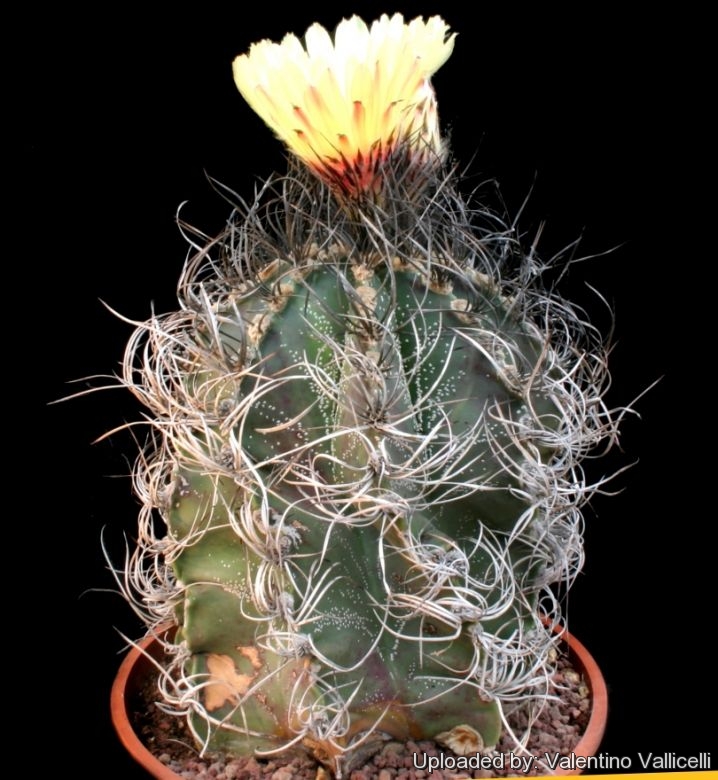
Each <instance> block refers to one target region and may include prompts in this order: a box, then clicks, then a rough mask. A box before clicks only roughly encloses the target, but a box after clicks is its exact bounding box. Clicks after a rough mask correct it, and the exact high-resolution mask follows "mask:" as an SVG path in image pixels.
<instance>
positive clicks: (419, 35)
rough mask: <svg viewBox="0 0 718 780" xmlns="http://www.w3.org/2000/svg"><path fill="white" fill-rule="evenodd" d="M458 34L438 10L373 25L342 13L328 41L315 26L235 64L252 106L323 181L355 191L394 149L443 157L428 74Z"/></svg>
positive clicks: (370, 186)
mask: <svg viewBox="0 0 718 780" xmlns="http://www.w3.org/2000/svg"><path fill="white" fill-rule="evenodd" d="M455 36H456V34H455V33H454V34H452V35H449V34H448V26H447V24H446V23H445V22H444V20H443V19H441V18H440V17H438V16H432V17H431V18H430V19H429V20H428V21H426V22H425V21H424V20H423V19H422V18H421V17H419V18H417V19H414V20H413V21H411V22H409V23H408V24H407V23H405V22H404V18H403V16H402V15H401V14H394V16H392V17H391V18H389V17H388V16H387V15H386V14H385V15H383V16H382V17H381V18H380V19H379V20H377V21H375V22H373V24H372V25H371V28H369V27H367V25H366V24H365V23H364V22H363V21H362V20H361V19H360V18H359V17H358V16H353V17H352V18H351V19H344V20H343V21H342V22H341V23H340V24H339V26H338V27H337V29H336V33H335V35H334V39H333V40H332V37H331V36H330V34H329V33H328V32H327V31H326V30H325V29H324V28H323V27H322V26H321V25H319V24H313V25H312V26H311V27H310V28H309V29H308V30H307V32H306V34H305V38H304V40H305V45H304V46H303V45H302V43H301V42H300V40H299V39H298V38H297V37H296V36H295V35H291V34H290V35H286V36H285V37H284V39H283V40H282V42H281V43H279V44H278V43H273V42H272V41H268V40H264V41H261V42H259V43H255V44H253V45H252V46H251V47H250V50H249V53H248V54H242V55H241V56H239V57H237V58H236V59H235V61H234V65H233V70H234V80H235V82H236V84H237V87H238V88H239V91H240V92H241V93H242V95H243V96H244V98H245V99H246V100H247V102H248V103H249V105H250V106H251V107H252V108H253V109H254V110H255V111H256V112H257V113H258V114H259V116H260V117H262V119H263V120H264V121H265V122H266V123H267V124H268V125H269V126H270V127H271V128H272V130H274V132H275V133H276V134H277V136H278V137H279V138H280V139H281V140H282V141H284V143H285V144H286V145H287V146H288V147H289V148H290V149H291V151H292V152H294V154H296V155H297V156H298V157H299V158H300V159H302V160H303V161H304V162H305V163H306V164H307V165H309V166H310V167H311V168H312V169H314V170H315V171H316V172H317V173H318V174H319V175H320V176H321V177H322V178H324V179H325V180H327V181H328V182H329V183H330V184H332V185H333V186H336V187H339V188H340V189H342V190H343V191H344V192H348V193H349V194H352V195H355V194H360V193H362V192H372V191H377V190H378V189H379V188H380V187H381V184H380V181H379V173H378V171H379V168H380V166H381V163H382V162H383V161H384V160H386V159H387V158H388V157H389V156H390V155H392V153H393V152H394V151H395V150H396V149H397V148H402V149H408V151H409V154H410V157H411V158H412V159H420V160H424V159H431V158H436V157H437V156H441V154H442V143H441V137H440V134H439V121H438V116H437V110H436V97H435V95H434V90H433V88H432V86H431V83H430V78H431V76H432V74H434V73H435V72H436V71H437V70H438V69H439V68H440V67H441V65H443V63H444V62H446V60H447V59H448V57H449V55H450V54H451V51H452V49H453V47H454V38H455Z"/></svg>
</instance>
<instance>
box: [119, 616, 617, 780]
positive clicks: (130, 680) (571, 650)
mask: <svg viewBox="0 0 718 780" xmlns="http://www.w3.org/2000/svg"><path fill="white" fill-rule="evenodd" d="M165 630H170V629H165ZM562 640H563V641H564V642H565V644H566V645H567V647H568V654H569V657H570V659H571V661H572V663H573V664H574V665H575V667H576V669H577V670H578V671H579V672H580V673H581V675H582V676H583V678H584V680H585V681H586V683H587V685H588V687H589V689H590V692H591V715H590V717H589V722H588V725H587V727H586V730H585V732H584V734H583V736H582V737H581V739H580V741H579V742H578V744H577V745H576V747H575V748H574V750H573V752H572V757H574V758H575V759H577V760H576V761H574V762H573V763H574V764H578V765H579V766H580V764H581V761H580V759H582V758H588V757H590V756H594V755H596V753H597V752H598V748H599V746H600V744H601V740H602V739H603V734H604V731H605V729H606V720H607V717H608V692H607V689H606V682H605V680H604V678H603V675H602V673H601V670H600V668H599V667H598V664H597V663H596V661H595V660H594V659H593V657H592V656H591V654H590V653H589V652H588V650H587V649H586V648H585V647H584V645H583V644H582V643H581V642H579V641H578V640H577V639H576V638H575V637H574V636H572V635H571V634H570V633H569V632H568V631H566V632H564V633H563V635H562ZM162 653H163V649H162V645H161V643H160V642H159V641H158V640H157V639H156V638H155V637H153V636H147V637H145V638H144V639H142V640H141V641H140V642H138V643H137V645H136V646H135V647H133V648H132V649H131V650H130V651H129V653H128V654H127V656H126V657H125V659H124V660H123V662H122V664H121V665H120V668H119V670H118V672H117V676H116V677H115V681H114V684H113V686H112V692H111V696H110V705H111V711H112V722H113V724H114V726H115V730H116V731H117V734H118V736H119V738H120V741H121V742H122V744H123V745H124V746H125V748H126V749H127V750H128V752H129V753H130V754H131V755H132V757H133V758H134V759H135V761H137V763H138V764H140V766H142V767H143V768H144V769H145V770H146V771H147V772H148V773H149V774H150V775H151V776H152V777H154V778H156V780H180V775H178V774H176V773H175V772H173V771H172V770H171V769H170V768H169V767H167V766H165V764H163V763H162V762H161V761H159V759H157V758H156V757H155V756H154V755H153V754H152V753H151V752H150V750H148V748H147V747H146V746H145V744H144V743H143V742H142V740H141V739H140V737H139V736H138V734H137V733H136V731H135V729H134V727H133V724H132V720H131V716H130V712H129V706H130V702H131V701H132V699H133V696H134V694H135V693H136V692H137V691H138V690H139V688H140V687H141V685H142V682H143V681H144V680H146V679H147V677H148V676H149V675H151V674H152V672H153V670H155V668H156V667H155V663H154V662H155V661H157V660H159V659H160V657H161V655H162ZM551 774H553V775H559V776H565V775H578V774H581V770H580V769H562V768H557V769H556V770H555V771H554V772H552V773H551Z"/></svg>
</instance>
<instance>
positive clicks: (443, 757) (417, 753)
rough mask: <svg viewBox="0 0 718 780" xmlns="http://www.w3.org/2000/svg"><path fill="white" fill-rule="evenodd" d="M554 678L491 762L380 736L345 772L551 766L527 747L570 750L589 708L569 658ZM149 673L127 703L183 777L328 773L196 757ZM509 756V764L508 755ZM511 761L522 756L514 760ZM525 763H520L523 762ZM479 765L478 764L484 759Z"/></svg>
mask: <svg viewBox="0 0 718 780" xmlns="http://www.w3.org/2000/svg"><path fill="white" fill-rule="evenodd" d="M554 682H555V684H556V686H557V692H558V693H559V694H560V698H558V699H557V700H556V701H552V702H549V703H548V704H547V705H546V706H545V707H544V709H543V711H542V712H541V714H540V716H539V717H538V719H537V720H536V721H535V722H534V724H533V726H532V728H531V734H530V737H529V741H528V752H526V751H523V750H518V749H517V748H516V745H515V743H514V742H512V740H511V739H510V737H509V736H508V735H505V736H504V737H503V738H502V740H501V741H500V742H499V744H498V745H497V748H496V752H495V753H494V754H492V756H488V757H484V758H483V761H484V762H489V761H491V765H492V766H491V768H476V766H477V763H476V762H477V761H478V760H479V758H480V757H478V756H476V755H472V756H468V757H466V758H468V759H471V761H472V762H473V763H469V764H468V765H467V764H466V758H465V759H459V758H457V756H456V754H454V753H452V752H451V751H450V750H447V749H446V748H443V747H441V746H440V745H437V743H435V742H431V741H422V742H413V741H409V742H407V743H405V744H401V743H399V742H393V741H392V742H387V743H386V744H385V745H384V746H383V748H382V749H381V751H380V752H379V753H377V754H376V755H374V756H373V757H372V758H371V759H370V760H369V761H367V763H366V764H364V766H362V767H360V768H358V769H354V770H352V771H351V772H350V773H349V775H348V776H347V778H346V780H393V778H403V779H404V780H419V779H420V778H431V780H449V779H451V780H459V778H479V777H506V776H509V775H514V776H515V775H520V776H534V775H542V774H550V771H549V770H548V769H547V768H546V767H545V766H543V767H542V765H541V762H539V761H537V760H534V761H531V759H530V758H529V754H531V755H533V756H536V757H537V758H541V759H543V758H544V756H545V754H549V755H550V756H554V755H555V754H557V753H558V754H560V755H562V756H566V755H569V754H570V753H571V752H572V751H573V748H574V747H575V745H576V743H577V742H578V740H579V739H580V737H581V735H582V734H583V732H584V730H585V728H586V724H587V723H588V718H589V713H590V699H589V693H588V688H587V686H586V684H585V682H584V681H583V680H582V679H581V677H580V675H579V674H578V673H577V672H576V671H575V670H574V669H573V668H572V667H571V666H570V664H569V662H568V659H566V658H560V659H559V661H558V663H557V671H556V673H555V675H554ZM155 690H156V689H155V688H154V681H152V680H150V681H148V684H147V687H146V690H144V691H143V692H142V698H141V700H139V701H138V702H137V704H136V706H135V707H134V723H135V728H136V730H137V733H138V734H139V735H140V737H141V739H142V740H143V741H144V743H145V745H146V746H147V747H148V749H149V750H150V751H151V752H152V753H153V754H154V755H155V756H156V757H157V758H158V759H159V760H160V761H161V762H162V763H163V764H165V765H167V766H168V767H169V768H170V769H172V770H173V771H174V772H175V773H176V774H177V775H178V776H179V777H182V778H185V779H186V780H254V778H266V779H267V780H295V779H296V780H331V779H332V777H333V776H332V774H331V773H330V772H328V771H327V770H326V769H325V768H324V767H322V766H321V765H319V764H318V763H317V762H316V761H313V760H311V759H309V758H307V757H306V756H293V757H291V756H290V757H287V756H284V757H278V758H273V759H271V760H261V761H260V760H257V759H255V758H241V759H228V758H226V757H222V756H213V757H210V756H204V757H200V756H199V755H198V754H197V751H196V750H195V749H194V748H193V747H192V739H191V737H190V735H189V731H188V729H187V727H186V724H185V722H184V720H182V719H180V718H174V717H172V716H168V715H166V714H165V713H163V712H162V711H161V710H160V709H159V708H158V707H157V706H155V704H154V699H155V698H156V696H155ZM508 721H509V723H510V724H511V727H512V729H513V731H514V733H516V734H522V733H523V732H524V730H525V729H526V726H527V723H528V719H527V717H526V714H525V713H522V712H514V713H512V714H511V715H509V717H508ZM512 759H513V762H514V764H513V767H512V766H511V761H512ZM517 762H521V763H520V766H519V764H518V763H517ZM529 764H530V765H531V766H530V768H529V769H528V771H526V770H527V767H528V765H529ZM484 766H485V764H484Z"/></svg>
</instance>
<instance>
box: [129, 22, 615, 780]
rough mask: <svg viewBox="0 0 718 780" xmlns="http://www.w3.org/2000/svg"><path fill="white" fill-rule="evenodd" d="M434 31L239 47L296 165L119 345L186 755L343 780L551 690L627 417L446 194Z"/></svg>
mask: <svg viewBox="0 0 718 780" xmlns="http://www.w3.org/2000/svg"><path fill="white" fill-rule="evenodd" d="M454 39H455V34H454V33H452V32H451V31H450V30H449V29H448V27H447V25H446V23H445V22H444V21H443V20H442V19H441V18H439V17H438V16H435V17H432V18H430V19H428V20H424V19H422V18H418V19H414V20H412V21H410V22H405V21H404V19H403V18H402V17H401V16H400V15H398V14H397V15H394V16H392V17H388V16H382V17H381V18H380V19H379V20H377V21H375V22H374V23H373V24H371V26H367V25H366V24H365V23H364V22H363V21H361V20H360V19H359V18H357V17H352V18H351V19H347V20H344V21H342V22H341V23H340V24H339V25H338V27H337V29H336V31H335V32H334V35H333V36H332V35H330V33H328V32H327V31H326V30H324V29H323V28H322V27H320V26H319V25H312V26H311V27H310V28H309V29H308V30H307V32H306V35H305V36H304V41H303V42H302V41H301V40H300V39H298V38H296V37H295V36H293V35H287V36H286V37H285V38H284V39H283V40H282V42H281V43H273V42H270V41H261V42H260V43H256V44H254V45H253V46H252V47H251V48H250V50H249V52H248V53H247V54H244V55H241V56H239V57H238V58H237V59H236V60H235V62H234V75H235V80H236V83H237V86H238V88H239V90H240V92H241V93H242V95H243V96H244V97H245V98H246V99H247V101H248V103H249V104H250V106H251V107H252V108H253V109H255V110H256V111H257V112H258V113H259V115H260V116H261V117H262V118H263V119H264V120H265V121H266V123H267V124H268V125H269V126H270V128H271V129H272V130H273V132H274V133H275V134H276V135H277V136H278V138H279V139H280V140H281V141H283V142H284V143H285V144H286V145H287V147H288V149H289V152H290V157H289V163H288V171H287V172H286V173H285V174H283V175H274V176H272V177H270V178H269V179H268V180H267V181H266V183H265V185H264V187H263V188H262V190H261V192H260V193H259V195H258V196H257V198H256V199H255V200H254V201H253V202H250V203H244V202H238V203H237V205H236V208H235V209H234V211H233V212H232V215H231V218H230V220H229V221H228V224H227V227H226V229H225V230H224V231H223V233H222V234H221V235H219V236H217V237H215V238H214V239H212V240H211V241H209V242H208V243H207V244H206V246H203V247H202V248H200V249H199V250H198V251H197V252H196V253H195V254H194V255H193V256H192V257H191V258H190V259H189V260H188V262H187V264H186V266H185V268H184V270H183V273H182V275H181V278H180V281H179V288H178V298H179V308H178V310H177V311H175V312H171V313H169V314H166V315H163V316H153V317H151V318H150V319H149V320H148V321H147V322H145V323H143V324H142V325H140V326H139V327H138V328H137V330H136V331H135V333H134V334H133V336H132V337H131V339H130V341H129V344H128V347H127V350H126V354H125V360H124V377H123V383H124V384H125V385H126V387H127V388H128V389H129V390H130V391H131V392H133V393H134V394H135V395H136V396H137V397H138V398H139V399H140V400H141V401H142V403H143V404H144V405H145V406H146V407H147V409H148V410H149V411H148V419H149V420H150V426H151V436H150V441H151V444H150V445H149V446H148V447H147V448H146V449H145V450H144V451H143V452H142V454H141V456H140V457H139V458H138V461H137V467H136V472H135V485H136V491H137V494H138V495H139V497H140V498H141V499H142V502H143V509H142V511H141V513H140V517H139V541H138V546H137V549H136V551H135V552H134V555H133V556H132V557H131V560H130V563H129V565H128V567H127V568H126V570H125V571H123V572H118V576H119V578H120V582H121V585H122V588H123V591H124V593H125V594H126V595H127V597H128V598H129V600H130V601H131V603H132V604H133V605H134V607H135V609H136V610H137V612H138V613H139V614H140V615H141V616H142V617H143V619H144V620H145V622H146V624H147V626H148V629H150V630H155V629H156V628H157V627H158V626H160V625H162V624H165V623H166V622H167V621H171V622H173V623H174V624H175V625H176V626H177V632H176V637H175V638H174V640H173V641H168V642H167V651H168V658H169V661H168V668H167V674H165V675H163V676H162V677H161V681H160V685H161V696H162V699H163V706H164V707H165V708H167V709H168V710H170V711H173V712H175V713H176V714H177V715H178V716H180V717H184V718H186V719H187V721H188V723H189V725H190V728H191V730H192V732H193V734H194V735H195V737H196V741H197V745H198V749H199V750H200V751H203V752H206V753H209V754H211V753H213V752H216V751H226V752H228V753H230V754H236V755H250V754H255V755H257V756H273V755H278V754H283V753H291V752H308V753H310V754H311V755H313V756H314V757H316V759H317V760H319V761H320V762H322V763H323V764H325V765H326V766H327V767H329V768H330V769H331V770H332V771H333V772H334V773H335V775H336V776H338V777H339V776H346V774H347V773H348V772H349V771H350V770H351V768H352V766H354V765H355V764H356V762H358V761H359V760H360V759H361V758H362V757H366V755H368V754H370V753H371V752H372V751H374V750H378V749H379V747H380V746H381V744H382V743H383V742H384V741H386V740H388V739H409V738H411V739H418V738H423V739H435V740H438V741H439V742H441V743H443V744H445V745H447V746H449V747H451V748H452V749H453V750H455V751H457V752H460V753H462V752H463V753H465V754H474V753H477V752H489V751H491V750H492V749H493V748H494V746H495V745H496V743H497V741H498V740H499V737H500V735H501V733H502V731H503V730H504V729H505V728H506V720H507V714H508V713H509V712H511V711H512V710H514V709H516V708H519V707H524V708H526V709H527V710H528V711H529V712H535V711H536V710H537V709H538V708H540V706H541V703H542V702H544V701H545V700H546V698H547V697H548V696H549V695H550V694H551V693H552V689H551V683H550V675H551V668H552V663H553V658H554V655H555V653H554V648H555V645H556V642H557V639H556V634H555V633H554V631H553V629H554V628H555V627H556V626H558V625H560V624H561V622H562V619H563V618H562V613H561V607H562V597H563V596H564V595H565V593H566V591H567V589H568V588H569V587H570V585H571V583H572V581H573V579H574V578H575V576H576V574H577V572H578V571H579V570H580V568H581V566H582V563H583V544H582V516H581V507H582V506H583V505H584V503H585V502H586V501H587V499H588V498H589V497H590V495H591V494H592V492H594V491H595V490H596V488H597V487H598V485H596V484H589V483H588V482H587V481H586V479H585V477H584V476H583V471H582V470H581V467H580V464H581V461H582V460H583V458H584V457H585V456H586V455H587V454H588V453H592V454H595V452H596V447H597V445H599V444H603V445H604V447H605V446H609V445H610V444H611V443H612V442H613V441H614V440H615V438H616V436H617V433H618V423H619V421H620V418H621V415H622V413H623V411H624V410H622V409H616V410H611V409H609V408H608V407H607V405H606V403H605V402H604V396H605V392H606V389H607V387H608V373H607V368H606V349H605V345H604V342H603V340H602V337H601V335H600V334H599V333H598V331H597V330H596V329H595V328H594V327H593V326H592V325H591V324H590V323H589V322H586V321H585V320H586V318H585V317H584V316H583V315H582V313H581V311H580V310H579V309H578V308H577V307H575V306H572V305H571V304H570V303H569V302H567V301H566V300H563V299H562V298H561V297H559V295H558V294H557V293H556V292H555V291H553V290H548V289H545V288H544V287H543V286H542V283H541V278H540V273H538V271H537V268H538V266H537V265H536V263H535V262H534V259H533V257H532V255H531V254H530V253H529V254H527V253H524V252H523V251H522V248H521V245H520V242H519V239H518V236H517V234H516V231H515V229H513V228H511V227H510V226H508V225H507V224H505V223H504V221H503V220H502V218H501V217H500V216H499V215H497V214H496V213H494V212H493V211H492V210H491V209H490V208H486V207H483V206H482V205H481V204H480V203H477V202H476V200H475V199H473V200H469V199H467V198H466V197H465V196H464V195H463V194H462V192H461V181H460V179H459V176H458V174H457V173H456V167H455V165H454V164H453V162H452V160H451V158H450V155H449V150H448V149H447V145H446V142H445V140H444V139H443V138H442V136H441V134H440V130H439V123H438V114H437V107H436V98H435V95H434V91H433V88H432V86H431V81H430V79H431V76H432V75H433V73H434V72H435V71H436V70H437V69H438V68H439V67H440V66H441V65H443V64H444V63H445V62H446V60H447V59H448V58H449V56H450V54H451V51H452V48H453V46H454ZM192 240H194V238H193V239H192ZM158 518H159V519H160V520H161V522H159V523H158V522H157V520H158ZM158 528H161V529H162V530H161V531H158V530H157V529H158ZM515 736H516V738H517V739H518V740H520V739H521V738H522V736H523V735H521V734H517V735H515Z"/></svg>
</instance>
